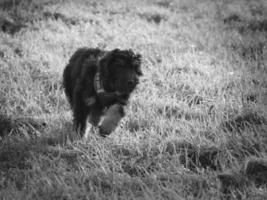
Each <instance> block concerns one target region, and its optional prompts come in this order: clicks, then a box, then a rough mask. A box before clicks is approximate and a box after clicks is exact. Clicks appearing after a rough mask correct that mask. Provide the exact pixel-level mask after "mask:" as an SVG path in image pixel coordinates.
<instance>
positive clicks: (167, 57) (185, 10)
mask: <svg viewBox="0 0 267 200" xmlns="http://www.w3.org/2000/svg"><path fill="white" fill-rule="evenodd" d="M266 11H267V1H265V0H255V1H251V0H233V1H228V0H221V1H212V0H188V1H186V0H133V1H131V0H113V1H108V0H100V1H94V0H78V1H71V0H58V1H52V0H36V1H34V0H25V1H19V0H2V1H0V28H1V30H0V44H1V45H0V74H1V75H0V82H1V85H0V102H1V107H0V113H1V115H0V136H1V139H0V199H4V200H10V199H23V200H24V199H64V200H67V199H153V200H154V199H203V200H206V199H214V200H217V199H257V200H263V199H266V196H267V189H266V182H267V172H266V171H267V161H266V157H267V145H266V144H267V134H266V130H267V122H266V120H267V79H266V77H267V64H266V63H267V60H266V59H267V12H266ZM84 46H87V47H99V48H103V49H107V50H111V49H114V48H122V49H129V48H131V49H133V50H134V51H135V52H138V53H140V54H142V56H143V63H142V69H143V73H144V76H143V77H142V78H141V81H140V85H139V87H138V89H137V90H136V91H135V92H134V94H133V96H132V97H131V100H130V104H129V106H128V107H127V112H126V113H127V114H126V117H125V122H124V124H122V125H121V126H120V127H119V128H118V129H117V130H116V131H115V132H114V133H113V134H111V135H110V136H109V137H107V138H101V137H99V136H98V134H97V133H96V132H92V134H91V135H90V137H89V139H88V140H87V141H85V140H82V139H80V138H79V137H78V136H77V134H75V132H73V130H72V116H71V111H70V107H69V104H68V102H67V100H66V97H65V95H64V91H63V87H62V72H63V69H64V67H65V65H66V64H67V62H68V60H69V58H70V56H71V55H72V54H73V52H74V51H75V50H76V49H77V48H79V47H84Z"/></svg>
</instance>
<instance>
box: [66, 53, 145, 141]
mask: <svg viewBox="0 0 267 200" xmlns="http://www.w3.org/2000/svg"><path fill="white" fill-rule="evenodd" d="M140 67H141V56H140V55H139V54H135V53H133V51H132V50H120V49H114V50H112V51H103V50H100V49H94V48H81V49H78V50H77V51H76V52H75V53H74V54H73V55H72V57H71V58H70V60H69V63H68V65H67V66H66V67H65V69H64V73H63V85H64V88H65V94H66V96H67V98H68V100H69V103H70V106H71V108H72V111H73V118H74V127H75V129H76V130H77V131H78V132H79V133H80V135H81V136H83V135H84V131H85V128H86V120H87V118H88V117H89V121H90V123H91V124H92V125H94V126H98V123H99V121H100V118H101V116H102V115H103V114H104V111H105V110H106V109H108V108H109V107H110V106H111V105H114V104H118V105H119V106H120V107H121V108H120V109H119V110H120V112H121V115H122V116H124V109H123V106H125V105H126V104H127V103H128V99H129V97H130V94H131V93H132V91H133V90H134V89H135V87H136V85H137V84H138V82H139V76H141V75H142V72H141V69H140ZM97 71H98V72H99V73H100V78H101V80H102V83H103V87H104V89H105V91H106V93H107V94H114V97H112V98H109V97H107V98H106V97H105V94H104V95H101V94H98V93H97V91H96V90H95V88H94V78H95V74H96V73H97ZM88 102H90V103H88ZM100 134H102V133H101V132H100ZM108 134H110V132H105V133H103V134H102V135H103V136H105V135H108Z"/></svg>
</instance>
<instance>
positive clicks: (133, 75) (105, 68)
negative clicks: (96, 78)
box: [99, 49, 142, 94]
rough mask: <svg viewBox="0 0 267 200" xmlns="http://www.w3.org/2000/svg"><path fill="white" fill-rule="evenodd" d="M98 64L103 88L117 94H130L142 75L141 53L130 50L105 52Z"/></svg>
mask: <svg viewBox="0 0 267 200" xmlns="http://www.w3.org/2000/svg"><path fill="white" fill-rule="evenodd" d="M99 65H100V74H101V77H102V79H103V83H104V86H105V89H107V90H109V91H113V92H116V93H119V94H130V93H131V92H132V91H133V90H134V89H135V87H136V85H137V84H138V82H139V76H141V75H142V71H141V55H140V54H135V53H134V52H133V51H132V50H119V49H115V50H113V51H110V52H107V53H106V54H105V55H104V57H103V58H101V60H100V61H99Z"/></svg>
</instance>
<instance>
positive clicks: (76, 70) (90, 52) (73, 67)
mask: <svg viewBox="0 0 267 200" xmlns="http://www.w3.org/2000/svg"><path fill="white" fill-rule="evenodd" d="M103 53H104V51H101V50H100V49H97V48H96V49H94V48H80V49H78V50H77V51H76V52H75V53H74V54H73V55H72V56H71V58H70V60H69V63H68V64H67V66H66V67H65V69H64V72H63V85H64V88H65V93H66V96H67V97H68V100H69V102H70V105H71V106H72V105H73V96H72V95H73V90H74V86H75V84H76V82H77V80H78V79H79V77H81V75H82V70H83V68H84V67H87V66H86V64H85V61H86V59H90V62H96V61H97V58H98V57H99V56H100V55H101V54H103Z"/></svg>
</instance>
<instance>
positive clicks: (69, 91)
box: [63, 64, 73, 106]
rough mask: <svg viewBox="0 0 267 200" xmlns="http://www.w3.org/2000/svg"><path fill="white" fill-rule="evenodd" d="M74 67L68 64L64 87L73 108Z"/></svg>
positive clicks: (64, 75)
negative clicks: (72, 74)
mask: <svg viewBox="0 0 267 200" xmlns="http://www.w3.org/2000/svg"><path fill="white" fill-rule="evenodd" d="M71 72H72V66H71V65H70V64H68V65H67V66H66V68H65V69H64V72H63V86H64V90H65V94H66V96H67V98H68V100H69V103H70V105H71V106H72V102H73V101H72V91H73V88H72V80H71Z"/></svg>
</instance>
